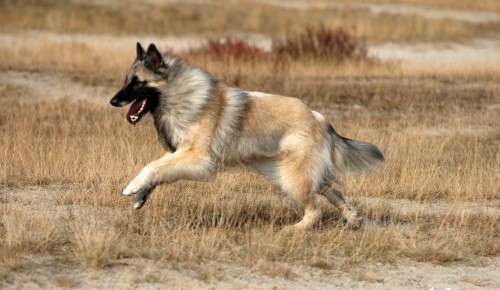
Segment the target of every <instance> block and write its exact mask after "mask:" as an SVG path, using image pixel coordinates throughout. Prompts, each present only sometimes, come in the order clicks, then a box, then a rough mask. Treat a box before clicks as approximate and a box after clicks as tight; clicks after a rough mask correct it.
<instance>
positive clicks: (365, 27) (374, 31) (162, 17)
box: [0, 0, 500, 43]
mask: <svg viewBox="0 0 500 290" xmlns="http://www.w3.org/2000/svg"><path fill="white" fill-rule="evenodd" d="M10 2H11V1H7V3H6V4H5V5H2V6H1V7H0V19H1V20H0V25H1V27H2V30H3V31H4V32H14V33H15V32H19V31H26V30H50V31H55V32H66V33H106V34H113V35H123V34H156V35H183V36H184V35H186V34H188V35H193V34H194V35H211V36H221V35H228V34H233V33H239V32H242V31H243V32H245V33H262V34H265V35H269V36H273V37H281V36H283V35H284V34H292V35H293V34H297V33H300V32H302V31H303V29H304V27H306V26H308V25H315V24H317V23H320V22H322V23H325V24H326V25H328V26H331V27H338V26H341V27H345V28H346V29H348V30H349V32H351V33H354V34H355V35H357V36H359V37H360V38H361V39H363V40H365V41H368V42H369V43H374V42H384V41H427V42H432V41H441V42H442V41H452V40H467V39H471V38H474V37H480V36H484V35H487V34H488V33H492V32H495V31H498V29H499V25H500V23H498V22H492V23H483V24H473V23H467V22H462V21H457V20H453V19H446V18H442V19H432V18H426V17H424V16H422V15H418V14H411V15H399V14H392V13H387V12H384V13H372V12H371V11H370V10H369V9H366V8H361V7H331V8H326V9H325V8H324V7H322V8H313V9H308V10H302V9H287V8H283V7H280V6H279V5H278V6H276V5H272V4H265V2H264V1H261V2H258V3H256V2H255V1H243V2H240V1H239V2H238V4H237V5H234V4H232V3H231V2H228V1H215V2H212V1H210V2H198V1H196V2H174V3H168V4H164V5H159V6H154V5H153V4H137V2H136V1H120V2H117V3H115V4H114V5H99V4H87V3H85V4H84V3H83V2H76V3H73V4H69V3H68V4H61V3H60V2H58V1H49V0H47V1H33V3H31V4H30V5H27V4H26V3H25V2H24V1H23V2H22V3H17V2H16V1H12V2H14V3H10ZM481 2H482V1H481ZM496 6H498V5H496Z"/></svg>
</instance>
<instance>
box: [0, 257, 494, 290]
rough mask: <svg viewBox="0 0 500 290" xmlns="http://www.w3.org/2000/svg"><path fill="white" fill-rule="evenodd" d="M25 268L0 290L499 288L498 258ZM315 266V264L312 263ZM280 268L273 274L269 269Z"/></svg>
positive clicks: (33, 260) (42, 263)
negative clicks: (336, 264)
mask: <svg viewBox="0 0 500 290" xmlns="http://www.w3.org/2000/svg"><path fill="white" fill-rule="evenodd" d="M22 263H24V268H23V269H22V270H20V271H17V272H10V273H8V274H4V279H3V281H2V280H0V285H1V286H2V289H6V290H7V289H47V288H51V289H61V288H72V289H166V288H168V289H257V288H258V289H333V288H334V289H402V288H413V289H431V288H434V289H447V288H450V289H498V288H499V287H500V279H499V277H498V275H497V274H498V267H499V266H498V265H500V258H485V259H481V260H477V261H471V262H470V263H468V264H454V265H446V266H443V265H435V264H430V263H414V262H399V263H398V264H396V265H388V264H366V265H361V266H359V267H356V268H353V269H349V270H338V269H323V268H318V267H316V266H303V265H292V264H274V263H271V262H268V264H267V265H265V266H263V265H262V264H255V265H253V266H252V265H250V266H248V267H245V266H240V265H234V264H228V263H224V262H209V263H203V262H202V263H199V264H198V265H184V264H182V263H166V262H160V261H151V260H142V259H124V260H120V262H119V263H117V264H114V265H110V266H109V267H108V268H106V269H90V268H81V267H79V266H77V265H73V266H69V267H68V266H64V267H63V266H61V264H60V263H59V262H58V260H57V258H55V257H47V256H26V257H24V258H23V261H22ZM314 265H320V264H319V263H315V264H314ZM273 268H279V269H280V270H279V272H277V274H273V272H272V271H271V272H270V271H269V269H273Z"/></svg>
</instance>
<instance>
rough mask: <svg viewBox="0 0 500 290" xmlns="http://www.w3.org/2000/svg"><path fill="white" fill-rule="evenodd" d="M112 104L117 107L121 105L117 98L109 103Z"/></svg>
mask: <svg viewBox="0 0 500 290" xmlns="http://www.w3.org/2000/svg"><path fill="white" fill-rule="evenodd" d="M109 102H110V103H111V105H113V106H115V107H118V105H119V104H120V102H119V101H118V100H117V99H115V98H112V99H111V101H109Z"/></svg>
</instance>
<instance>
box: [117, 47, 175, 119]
mask: <svg viewBox="0 0 500 290" xmlns="http://www.w3.org/2000/svg"><path fill="white" fill-rule="evenodd" d="M166 71H167V65H166V63H165V61H164V60H163V57H162V56H161V54H160V52H159V51H158V49H157V48H156V46H155V45H154V44H152V43H151V44H150V45H149V47H148V50H147V51H145V50H144V49H143V48H142V46H141V44H140V43H139V42H138V43H137V58H136V60H135V61H134V63H133V64H132V67H131V68H130V71H129V72H128V74H127V76H126V77H125V84H124V85H123V87H122V89H121V90H120V91H119V92H118V93H116V95H115V96H114V97H113V98H112V99H111V101H110V103H111V105H113V106H115V107H123V106H125V105H127V104H129V103H131V102H133V101H134V103H133V104H132V105H131V106H130V109H129V111H128V113H127V116H126V117H127V120H128V121H129V122H130V123H131V124H132V125H135V124H136V123H137V122H139V121H140V120H141V119H142V117H144V115H146V113H147V112H150V111H154V109H155V108H156V106H157V105H158V99H159V95H160V86H162V85H164V82H165V81H164V79H165V78H164V76H165V74H166Z"/></svg>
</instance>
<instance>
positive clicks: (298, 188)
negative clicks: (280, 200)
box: [279, 154, 322, 232]
mask: <svg viewBox="0 0 500 290" xmlns="http://www.w3.org/2000/svg"><path fill="white" fill-rule="evenodd" d="M297 157H298V156H294V155H293V154H290V155H288V156H287V157H286V158H284V159H283V160H282V162H281V166H280V177H279V179H280V184H281V187H282V188H283V190H284V191H286V192H287V193H288V194H289V195H290V196H291V197H293V198H294V199H295V200H296V201H297V202H298V203H299V205H300V206H301V207H302V208H303V209H304V217H303V218H302V220H301V221H299V222H298V223H297V224H295V225H293V226H288V227H285V228H284V229H283V231H284V232H289V231H292V230H306V229H310V228H312V226H313V225H314V224H315V223H316V222H317V221H318V220H319V219H320V218H321V215H322V211H321V208H320V206H319V205H318V204H317V202H316V195H315V192H314V191H315V187H316V186H315V184H314V179H313V178H312V177H311V176H309V175H308V173H307V170H306V172H304V169H305V168H306V169H307V163H309V162H307V161H305V159H302V158H297ZM301 160H302V161H304V162H301Z"/></svg>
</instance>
